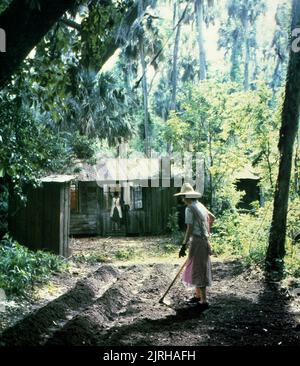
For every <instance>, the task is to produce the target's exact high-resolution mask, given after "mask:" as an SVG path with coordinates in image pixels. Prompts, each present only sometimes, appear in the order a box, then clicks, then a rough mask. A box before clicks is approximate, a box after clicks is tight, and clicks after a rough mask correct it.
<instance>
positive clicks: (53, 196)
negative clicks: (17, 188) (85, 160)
mask: <svg viewBox="0 0 300 366" xmlns="http://www.w3.org/2000/svg"><path fill="white" fill-rule="evenodd" d="M73 178H74V176H69V175H52V176H48V177H44V178H42V179H41V186H40V187H38V188H34V187H32V186H28V187H27V188H26V190H25V192H26V194H27V203H26V206H25V207H20V205H19V204H18V202H17V199H16V198H14V197H10V201H9V218H8V227H9V232H10V233H11V234H12V236H13V238H14V239H16V240H17V241H18V242H19V243H20V244H23V245H25V246H27V247H28V248H30V249H35V250H37V249H40V250H47V251H51V252H53V253H55V254H58V255H62V256H65V257H67V256H68V255H69V231H70V187H71V180H72V179H73Z"/></svg>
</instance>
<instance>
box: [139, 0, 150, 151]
mask: <svg viewBox="0 0 300 366" xmlns="http://www.w3.org/2000/svg"><path fill="white" fill-rule="evenodd" d="M143 9H144V2H143V0H140V2H139V17H140V20H141V16H142V13H143ZM139 51H140V61H141V65H142V73H143V74H142V75H143V78H142V87H143V102H144V138H145V154H146V156H147V157H150V155H151V152H150V136H149V111H148V86H147V68H146V60H145V48H144V40H143V37H142V36H141V37H140V39H139Z"/></svg>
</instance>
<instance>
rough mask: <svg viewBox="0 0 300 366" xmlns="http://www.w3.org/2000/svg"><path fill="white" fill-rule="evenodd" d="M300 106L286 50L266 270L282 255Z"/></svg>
mask: <svg viewBox="0 0 300 366" xmlns="http://www.w3.org/2000/svg"><path fill="white" fill-rule="evenodd" d="M299 24H300V0H293V7H292V27H291V29H292V30H293V29H295V28H296V27H297V26H299ZM299 108H300V52H295V50H293V48H291V51H290V59H289V65H288V73H287V83H286V88H285V99H284V105H283V110H282V117H281V118H282V122H281V128H280V136H279V144H278V148H279V152H280V162H279V172H278V177H277V184H276V189H275V196H274V207H273V216H272V224H271V229H270V236H269V246H268V250H267V256H266V265H267V266H266V267H267V269H268V270H280V269H281V268H282V262H283V258H284V256H285V238H286V223H287V210H288V201H289V187H290V179H291V170H292V159H293V147H294V142H295V138H296V134H297V131H298V124H299Z"/></svg>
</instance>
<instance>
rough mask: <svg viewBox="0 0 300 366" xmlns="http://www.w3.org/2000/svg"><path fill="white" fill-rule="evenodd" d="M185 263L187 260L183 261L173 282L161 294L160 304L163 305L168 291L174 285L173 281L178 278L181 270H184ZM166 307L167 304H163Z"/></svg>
mask: <svg viewBox="0 0 300 366" xmlns="http://www.w3.org/2000/svg"><path fill="white" fill-rule="evenodd" d="M186 263H187V260H185V261H184V263H183V265H182V266H181V268H180V270H179V271H178V273H177V274H176V276H175V278H174V280H173V281H172V282H171V284H170V286H169V287H168V289H167V291H166V292H165V293H164V294H163V297H162V298H161V299H160V300H159V303H160V304H165V303H164V298H165V297H166V295H167V293H168V292H169V291H170V289H171V287H172V286H173V285H174V283H175V281H176V280H177V278H178V277H179V275H180V273H181V272H182V270H183V269H184V267H185V265H186ZM165 305H167V304H165Z"/></svg>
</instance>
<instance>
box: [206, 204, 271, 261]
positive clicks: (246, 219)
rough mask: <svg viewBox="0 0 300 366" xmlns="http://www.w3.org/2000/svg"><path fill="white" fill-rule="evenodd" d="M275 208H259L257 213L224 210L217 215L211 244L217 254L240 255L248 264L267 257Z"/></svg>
mask: <svg viewBox="0 0 300 366" xmlns="http://www.w3.org/2000/svg"><path fill="white" fill-rule="evenodd" d="M271 213H272V210H271V209H270V206H266V207H261V208H257V209H256V210H255V213H254V214H249V213H248V214H242V213H239V212H238V211H225V212H224V214H223V215H222V216H220V217H218V218H217V220H216V222H215V225H214V229H213V234H212V239H211V240H212V244H213V247H214V252H215V253H216V254H224V255H228V256H232V255H233V256H238V257H240V258H243V260H244V263H245V264H246V265H251V264H254V263H256V264H257V263H259V262H261V261H263V260H264V257H265V252H266V248H267V242H268V234H269V226H270V220H271Z"/></svg>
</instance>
